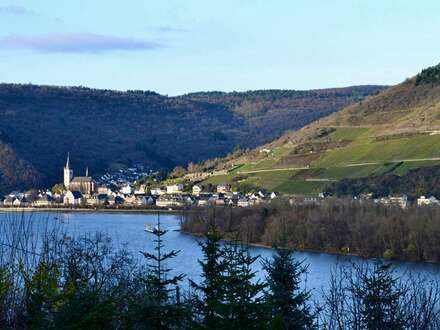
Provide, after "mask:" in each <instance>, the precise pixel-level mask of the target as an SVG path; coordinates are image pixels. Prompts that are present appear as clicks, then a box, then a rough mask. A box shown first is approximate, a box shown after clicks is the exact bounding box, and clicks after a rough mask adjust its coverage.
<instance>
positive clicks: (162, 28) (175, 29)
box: [157, 25, 187, 33]
mask: <svg viewBox="0 0 440 330" xmlns="http://www.w3.org/2000/svg"><path fill="white" fill-rule="evenodd" d="M157 30H158V31H159V32H163V33H167V32H187V30H186V29H183V28H179V27H175V26H171V25H162V26H159V27H158V28H157Z"/></svg>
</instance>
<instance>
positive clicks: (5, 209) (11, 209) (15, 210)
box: [0, 207, 188, 214]
mask: <svg viewBox="0 0 440 330" xmlns="http://www.w3.org/2000/svg"><path fill="white" fill-rule="evenodd" d="M0 212H5V213H27V212H29V213H31V212H48V213H60V212H63V213H145V214H154V213H168V214H182V213H186V212H188V210H166V209H128V208H127V209H124V208H119V209H116V208H115V209H104V208H96V209H92V208H68V207H0Z"/></svg>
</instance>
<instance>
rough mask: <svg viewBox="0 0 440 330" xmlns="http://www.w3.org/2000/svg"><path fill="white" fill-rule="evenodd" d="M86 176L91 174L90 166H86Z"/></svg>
mask: <svg viewBox="0 0 440 330" xmlns="http://www.w3.org/2000/svg"><path fill="white" fill-rule="evenodd" d="M86 176H89V167H88V166H87V167H86Z"/></svg>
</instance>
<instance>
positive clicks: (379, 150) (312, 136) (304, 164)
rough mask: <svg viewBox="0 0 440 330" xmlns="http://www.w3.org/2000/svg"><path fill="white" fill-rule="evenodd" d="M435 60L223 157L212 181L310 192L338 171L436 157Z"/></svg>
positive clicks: (375, 171)
mask: <svg viewBox="0 0 440 330" xmlns="http://www.w3.org/2000/svg"><path fill="white" fill-rule="evenodd" d="M439 72H440V67H439V66H436V67H432V68H428V69H426V70H424V71H422V73H420V74H419V75H417V76H416V77H414V78H412V79H408V80H406V81H405V82H403V83H402V84H399V85H397V86H394V87H392V88H389V89H387V90H385V91H383V92H381V93H379V94H378V95H375V96H371V97H369V98H367V99H366V100H364V101H362V102H359V103H357V104H354V105H351V106H349V107H347V108H345V109H343V110H341V111H339V112H336V113H334V114H332V115H330V116H328V117H325V118H323V119H321V120H318V121H316V122H314V123H312V124H310V125H308V126H306V127H304V128H303V129H301V130H299V131H296V132H291V133H288V134H286V135H284V136H283V137H281V138H280V139H278V140H276V141H274V142H272V143H270V144H268V145H265V146H263V147H260V148H258V149H257V150H254V151H252V152H249V153H246V154H245V155H242V156H241V157H240V158H235V159H234V158H232V159H228V160H226V162H227V165H226V166H228V167H229V168H231V170H230V171H229V173H228V174H227V175H223V177H221V178H216V177H211V178H210V179H209V181H210V182H213V183H215V181H219V179H221V180H222V181H229V182H231V183H232V184H234V185H237V186H238V185H242V186H245V185H248V186H259V187H263V188H267V189H270V190H277V191H280V192H284V193H290V194H304V195H310V194H312V195H313V194H316V193H318V192H320V191H323V190H325V188H326V186H328V185H329V184H331V183H332V182H335V181H338V180H340V179H342V178H357V177H365V176H372V175H381V174H385V173H395V174H398V175H402V174H405V173H406V172H407V171H408V170H410V169H413V168H418V167H424V166H434V165H439V164H440V76H439Z"/></svg>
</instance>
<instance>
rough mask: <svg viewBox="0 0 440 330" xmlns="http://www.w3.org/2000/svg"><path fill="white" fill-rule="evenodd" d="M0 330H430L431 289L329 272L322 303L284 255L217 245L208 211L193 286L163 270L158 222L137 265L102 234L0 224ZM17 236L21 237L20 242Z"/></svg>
mask: <svg viewBox="0 0 440 330" xmlns="http://www.w3.org/2000/svg"><path fill="white" fill-rule="evenodd" d="M0 226H1V229H2V233H3V234H2V236H1V242H0V260H1V263H0V328H2V329H436V328H438V326H439V325H440V323H439V316H440V309H439V303H440V290H439V288H438V285H437V284H436V283H435V282H431V281H429V280H427V279H420V278H416V277H410V276H407V277H406V278H405V280H402V278H399V277H398V276H396V274H395V273H394V272H393V270H392V269H391V268H390V266H389V265H387V264H382V263H377V264H374V265H371V264H370V265H360V264H358V265H352V266H344V267H338V268H336V269H335V271H334V273H333V274H332V276H331V278H330V279H329V281H330V285H329V289H328V290H327V291H325V292H323V294H322V301H321V302H318V303H316V302H313V301H312V299H311V294H310V291H307V290H306V289H305V288H304V286H303V285H302V284H303V281H304V277H305V276H306V275H307V273H308V270H307V266H306V265H305V264H304V262H301V261H298V260H296V259H295V257H294V255H293V251H292V250H291V249H287V248H284V247H282V246H277V247H275V250H274V254H273V257H272V258H270V259H266V260H262V263H263V268H264V270H265V274H266V275H265V277H264V278H261V277H257V273H256V272H255V271H254V270H253V265H254V263H256V262H258V257H253V256H251V255H250V254H249V250H248V247H247V246H246V245H243V244H240V243H238V242H237V241H234V242H231V243H228V244H223V243H222V239H223V235H221V234H220V232H219V230H218V227H217V225H216V215H215V212H213V214H212V215H211V220H210V224H209V226H208V230H207V231H206V233H205V235H204V238H203V239H202V240H200V248H201V250H202V258H201V259H200V260H199V263H200V268H201V279H200V280H199V281H193V280H190V290H184V288H183V286H182V284H181V283H182V280H183V279H184V277H185V275H184V274H175V273H173V272H172V269H170V268H169V267H168V266H167V264H168V261H169V260H170V259H172V258H175V257H178V254H179V251H175V250H169V249H167V247H166V246H165V245H164V243H163V239H162V238H163V236H164V235H166V233H167V230H165V229H163V228H162V227H161V224H160V220H159V218H158V222H157V224H156V225H155V226H154V227H151V229H149V230H148V231H149V234H150V235H151V238H152V239H153V240H154V242H155V243H156V244H155V248H154V250H152V251H142V252H141V254H142V257H143V259H141V261H136V258H135V256H133V255H132V254H130V253H129V252H127V251H126V250H125V249H116V248H115V247H114V246H113V244H112V242H111V240H110V239H109V238H108V237H106V236H105V235H103V234H99V233H98V234H94V235H85V236H80V237H78V238H71V237H68V236H66V235H65V234H63V233H62V232H61V231H60V229H59V228H57V227H56V226H51V225H48V224H41V225H40V224H38V225H37V226H38V228H37V229H38V230H37V231H34V232H33V233H32V234H31V233H29V232H27V230H29V229H30V228H33V229H34V230H35V227H32V226H35V225H34V224H32V223H31V222H30V221H27V220H23V219H18V220H17V221H15V222H4V223H2V224H1V225H0ZM23 234H24V235H23Z"/></svg>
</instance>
